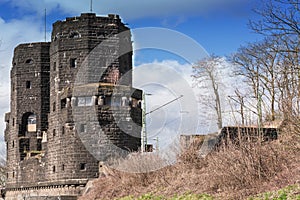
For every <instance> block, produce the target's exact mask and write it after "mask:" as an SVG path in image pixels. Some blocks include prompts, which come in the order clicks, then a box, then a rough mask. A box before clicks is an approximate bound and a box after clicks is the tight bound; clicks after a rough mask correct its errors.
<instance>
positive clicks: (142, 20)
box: [0, 0, 261, 146]
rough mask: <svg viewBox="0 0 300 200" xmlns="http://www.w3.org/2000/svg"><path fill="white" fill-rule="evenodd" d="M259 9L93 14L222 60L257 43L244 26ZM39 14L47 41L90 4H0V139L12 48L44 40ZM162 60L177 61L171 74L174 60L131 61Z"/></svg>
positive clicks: (137, 1)
mask: <svg viewBox="0 0 300 200" xmlns="http://www.w3.org/2000/svg"><path fill="white" fill-rule="evenodd" d="M260 6H261V1H258V0H251V1H250V0H209V1H208V0H185V1H174V0H163V1H162V0H152V1H146V0H122V1H120V0H110V1H103V0H97V1H96V0H94V2H93V12H95V13H96V14H98V15H107V14H109V13H116V14H119V15H120V16H121V18H122V20H123V22H124V23H127V24H128V26H129V27H130V28H132V29H135V28H144V27H160V28H168V29H171V30H174V31H178V32H180V33H182V34H185V35H186V36H187V37H190V38H191V39H193V40H195V42H197V43H198V44H199V45H201V46H202V47H203V48H204V49H205V50H206V51H207V52H208V53H209V54H216V55H219V56H226V55H230V54H232V53H234V52H235V51H236V50H237V49H238V48H239V47H240V45H245V44H247V42H253V41H257V40H260V39H261V36H259V35H256V34H254V33H252V32H251V30H249V28H248V25H247V24H248V21H249V20H250V19H252V20H255V19H257V18H258V16H256V15H255V14H254V12H253V11H252V9H257V8H259V7H260ZM45 8H46V9H47V40H48V41H49V40H50V32H51V27H52V23H54V22H55V21H56V20H63V19H65V18H66V17H71V16H79V15H80V13H82V12H89V10H90V0H64V1H61V0H0V41H1V43H0V44H1V46H0V70H1V73H0V116H1V117H2V118H1V119H0V132H1V133H3V130H4V126H5V124H4V123H2V122H3V117H4V113H5V112H7V111H9V84H10V80H9V71H10V68H11V60H12V54H13V48H14V47H15V46H16V45H18V44H19V43H25V42H39V41H43V40H44V9H45ZM167 60H169V61H170V62H167V63H168V64H170V63H171V64H172V63H173V64H174V62H173V61H174V60H175V61H176V60H177V62H178V63H175V64H174V66H175V67H177V68H178V66H177V65H178V64H180V63H181V61H182V59H181V58H179V57H178V56H176V55H172V54H170V53H163V52H162V51H149V50H141V51H140V52H136V56H135V63H136V64H138V65H143V64H145V63H152V62H162V63H166V61H167ZM181 64H183V63H181ZM185 67H186V66H185ZM187 71H189V72H190V70H187ZM1 135H2V134H1ZM1 137H2V136H1ZM2 140H3V138H2ZM1 145H2V146H3V145H4V143H3V142H2V143H1Z"/></svg>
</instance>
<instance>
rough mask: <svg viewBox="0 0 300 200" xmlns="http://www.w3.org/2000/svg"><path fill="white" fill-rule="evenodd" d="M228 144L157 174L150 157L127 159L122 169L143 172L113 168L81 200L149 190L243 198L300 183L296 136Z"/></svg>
mask: <svg viewBox="0 0 300 200" xmlns="http://www.w3.org/2000/svg"><path fill="white" fill-rule="evenodd" d="M285 131H286V130H285ZM256 141H259V140H256ZM225 143H226V144H227V145H226V146H220V147H219V148H218V149H217V150H215V151H213V152H211V153H210V154H209V155H208V156H206V157H204V158H201V157H199V156H198V155H199V151H198V149H199V146H195V147H191V148H189V149H188V150H186V151H184V152H182V154H181V155H179V156H178V162H177V163H176V164H174V165H172V166H168V167H164V168H162V169H160V170H157V171H151V170H150V169H151V166H152V167H153V165H154V166H155V165H157V164H158V163H161V162H162V160H160V158H159V157H156V156H153V155H151V154H148V156H147V158H141V157H139V156H133V157H131V158H128V159H125V160H123V161H122V162H123V164H122V165H123V166H126V167H129V168H131V169H135V170H136V171H139V170H141V169H143V171H140V173H126V172H121V171H117V170H113V172H112V173H110V174H108V175H107V176H106V177H102V178H100V179H98V180H97V181H95V183H94V188H93V189H92V190H91V192H89V193H88V194H87V195H86V196H85V197H84V198H82V199H85V200H87V199H114V198H117V197H123V196H127V195H133V196H135V197H137V196H140V195H143V194H145V193H150V192H151V193H152V194H154V195H164V196H166V197H171V196H174V195H180V194H182V193H185V192H192V193H198V194H199V193H208V194H212V195H214V196H216V197H219V198H221V199H244V198H246V197H247V196H249V195H254V194H256V193H258V192H264V191H269V190H274V189H278V188H280V187H284V186H286V185H287V184H293V183H295V181H297V180H300V151H299V145H300V138H299V136H298V135H296V134H291V133H290V132H289V133H286V132H283V131H282V133H281V136H280V137H279V139H278V140H276V141H272V142H266V143H259V142H242V143H239V144H232V143H230V141H227V142H225ZM142 160H143V162H141V161H142ZM155 167H157V166H155ZM144 169H149V170H148V171H147V170H146V171H144Z"/></svg>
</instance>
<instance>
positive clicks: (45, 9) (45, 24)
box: [44, 8, 47, 42]
mask: <svg viewBox="0 0 300 200" xmlns="http://www.w3.org/2000/svg"><path fill="white" fill-rule="evenodd" d="M44 20H45V21H44V23H45V30H44V31H45V42H47V10H46V8H45V19H44Z"/></svg>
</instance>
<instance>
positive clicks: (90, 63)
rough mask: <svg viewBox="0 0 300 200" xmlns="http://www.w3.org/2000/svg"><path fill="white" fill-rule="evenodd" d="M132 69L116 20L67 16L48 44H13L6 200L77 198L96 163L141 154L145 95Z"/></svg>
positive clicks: (125, 34) (126, 34) (125, 35)
mask: <svg viewBox="0 0 300 200" xmlns="http://www.w3.org/2000/svg"><path fill="white" fill-rule="evenodd" d="M131 70H132V42H131V33H130V31H129V28H127V27H126V26H125V25H124V24H123V23H122V22H121V20H120V18H119V16H118V15H108V17H99V16H96V15H95V14H93V13H86V14H81V16H79V17H72V18H66V20H64V21H57V22H56V23H54V24H53V31H52V38H51V42H50V43H32V44H22V45H19V46H18V47H16V49H15V53H14V59H13V68H12V70H11V85H12V92H11V111H10V113H7V114H6V116H5V120H6V123H7V127H6V130H5V139H6V142H7V165H8V171H7V177H8V180H7V192H6V195H7V197H8V199H15V198H14V197H16V196H19V197H21V198H23V197H36V196H38V197H45V196H57V195H58V194H59V195H60V196H61V197H67V196H72V197H74V198H76V196H77V195H78V194H80V192H81V191H82V189H83V188H84V186H85V185H86V183H87V182H88V180H89V179H92V178H96V177H98V176H99V162H101V163H102V162H105V161H106V160H107V159H110V158H111V156H112V155H115V154H116V151H120V153H117V154H119V155H122V156H126V154H127V153H126V152H130V151H138V149H139V148H140V144H141V138H140V133H141V121H142V120H141V118H142V116H141V115H142V112H141V107H140V101H141V99H142V92H141V91H140V90H136V89H133V88H132V87H131V85H132V74H131ZM121 77H124V78H121ZM100 171H101V170H100ZM49 187H50V188H52V189H53V190H52V192H51V191H48V190H47V189H48V188H49ZM55 188H56V189H55ZM53 191H54V192H53Z"/></svg>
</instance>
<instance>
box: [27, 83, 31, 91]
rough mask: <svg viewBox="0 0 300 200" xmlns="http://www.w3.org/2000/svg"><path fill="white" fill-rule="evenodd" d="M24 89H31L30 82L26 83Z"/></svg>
mask: <svg viewBox="0 0 300 200" xmlns="http://www.w3.org/2000/svg"><path fill="white" fill-rule="evenodd" d="M26 89H31V82H30V81H26Z"/></svg>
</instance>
